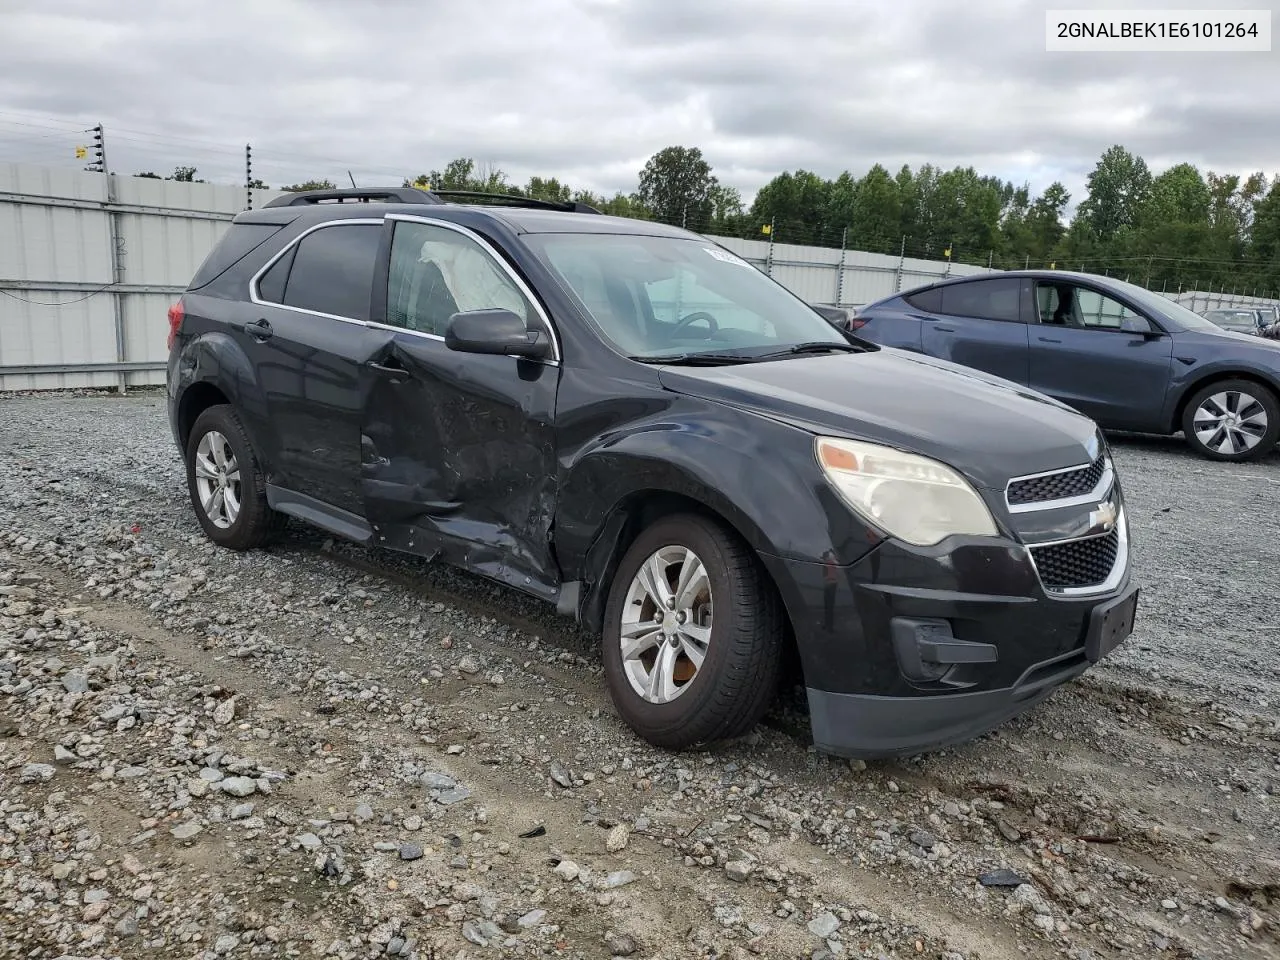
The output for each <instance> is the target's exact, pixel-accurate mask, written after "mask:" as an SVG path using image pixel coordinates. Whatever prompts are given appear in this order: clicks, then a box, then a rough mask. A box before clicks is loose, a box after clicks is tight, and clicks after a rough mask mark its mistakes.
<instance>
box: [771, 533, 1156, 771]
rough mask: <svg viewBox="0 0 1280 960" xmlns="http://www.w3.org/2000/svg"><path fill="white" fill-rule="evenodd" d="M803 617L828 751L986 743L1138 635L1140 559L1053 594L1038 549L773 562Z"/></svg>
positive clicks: (1002, 546)
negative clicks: (983, 739)
mask: <svg viewBox="0 0 1280 960" xmlns="http://www.w3.org/2000/svg"><path fill="white" fill-rule="evenodd" d="M763 559H764V560H765V563H766V565H767V566H768V567H769V568H770V571H771V572H772V573H773V576H774V580H775V582H776V583H777V584H778V585H779V588H780V590H781V592H782V595H783V599H784V602H785V603H786V605H787V608H788V612H789V613H790V614H791V620H792V626H793V629H794V632H795V636H796V641H797V646H798V648H799V653H800V659H801V663H802V666H803V669H804V675H805V685H806V689H807V694H808V701H809V708H810V723H811V726H812V731H813V738H814V743H815V745H816V746H817V747H818V749H820V750H822V751H824V752H827V753H832V754H836V755H839V756H847V757H862V758H867V759H870V758H873V757H886V756H901V755H904V754H911V753H918V752H922V751H926V750H931V749H938V748H941V747H944V746H949V745H952V744H956V743H960V742H964V741H966V740H970V739H973V738H974V737H977V736H980V735H981V734H983V733H986V732H988V731H990V730H992V729H994V728H996V727H998V726H1000V725H1001V724H1003V723H1005V722H1006V721H1008V720H1009V719H1011V718H1012V717H1014V716H1017V715H1018V714H1020V713H1022V712H1023V711H1025V710H1027V709H1029V708H1030V707H1032V706H1034V705H1035V704H1037V703H1039V702H1040V701H1042V700H1044V699H1045V698H1046V697H1047V696H1049V695H1050V694H1051V693H1052V692H1053V691H1054V690H1055V689H1057V688H1058V687H1060V686H1061V685H1062V684H1064V683H1067V682H1068V681H1070V680H1072V679H1074V678H1075V677H1078V676H1079V675H1080V674H1082V673H1084V672H1085V671H1086V670H1088V669H1089V667H1090V666H1092V665H1093V663H1095V662H1096V661H1097V660H1098V659H1100V658H1101V657H1103V656H1105V655H1106V653H1107V652H1109V651H1110V649H1112V648H1113V647H1114V646H1115V645H1116V644H1117V643H1120V642H1122V641H1123V640H1124V638H1125V637H1126V636H1128V634H1129V633H1130V632H1131V630H1132V626H1133V623H1132V621H1133V614H1134V609H1135V608H1136V601H1137V592H1138V591H1137V587H1136V586H1135V585H1133V584H1132V583H1131V582H1130V577H1129V570H1128V563H1127V558H1126V559H1125V560H1123V561H1121V562H1120V563H1119V564H1117V566H1118V568H1119V569H1118V572H1117V574H1116V575H1115V576H1113V577H1111V578H1110V580H1109V582H1108V583H1107V584H1106V585H1105V588H1104V589H1102V590H1099V591H1097V592H1094V593H1088V594H1084V595H1081V594H1079V593H1076V594H1065V595H1053V594H1050V593H1049V592H1047V591H1046V589H1045V588H1044V586H1043V585H1042V584H1041V581H1040V577H1039V576H1038V575H1037V571H1036V567H1035V565H1034V564H1033V563H1032V562H1031V559H1030V557H1029V555H1028V553H1027V551H1026V549H1025V548H1023V547H1021V546H1019V545H1018V544H1015V543H1012V542H1008V543H1001V542H993V541H991V540H978V539H974V540H970V541H957V542H953V543H951V544H948V545H945V546H944V547H940V548H935V549H932V550H920V549H916V548H913V547H909V546H907V545H904V544H900V543H898V542H896V541H892V540H890V541H886V542H884V543H882V544H880V545H879V546H878V547H876V548H875V549H874V550H873V551H872V552H871V553H870V554H868V555H867V556H866V557H864V558H863V559H862V560H860V561H859V562H858V563H856V564H852V565H850V566H845V567H835V568H832V567H830V566H824V565H822V564H818V563H809V562H802V561H794V560H783V559H779V558H775V557H765V558H763Z"/></svg>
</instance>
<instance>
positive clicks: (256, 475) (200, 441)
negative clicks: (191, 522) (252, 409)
mask: <svg viewBox="0 0 1280 960" xmlns="http://www.w3.org/2000/svg"><path fill="white" fill-rule="evenodd" d="M186 460H187V489H188V492H189V493H190V494H191V505H192V506H193V507H194V508H195V511H196V518H197V519H198V520H199V521H200V526H201V527H203V528H204V532H205V535H206V536H208V538H209V539H210V540H212V541H213V542H214V543H216V544H218V545H219V546H221V547H228V548H230V549H232V550H251V549H253V548H254V547H258V546H261V545H262V544H264V543H266V542H267V541H268V539H269V538H270V537H271V536H272V534H274V533H276V532H277V531H279V530H280V529H281V528H283V527H284V525H285V522H286V519H287V518H286V517H285V516H284V515H283V514H279V513H276V512H275V511H274V510H272V509H271V508H270V507H269V506H267V487H266V481H265V479H264V478H263V474H262V467H261V465H260V463H259V461H258V458H257V455H256V454H255V453H254V451H253V447H252V446H251V445H250V443H249V435H248V434H247V433H246V432H245V429H244V425H243V424H242V423H241V422H240V418H239V417H238V416H237V415H236V412H235V410H234V409H233V408H232V407H231V406H230V405H229V404H219V405H217V406H213V407H209V408H208V409H207V410H205V411H204V412H203V413H201V414H200V416H199V417H197V418H196V422H195V424H193V425H192V427H191V435H190V437H188V438H187V457H186Z"/></svg>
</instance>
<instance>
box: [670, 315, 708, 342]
mask: <svg viewBox="0 0 1280 960" xmlns="http://www.w3.org/2000/svg"><path fill="white" fill-rule="evenodd" d="M698 320H705V321H707V323H708V324H709V325H710V327H711V329H709V330H708V331H707V336H708V337H710V336H711V335H712V334H713V333H716V332H717V331H718V330H719V329H720V324H719V323H717V322H716V318H715V317H713V316H712V315H711V314H709V313H707V311H705V310H697V311H695V312H693V313H691V314H689V315H688V316H685V317H681V318H680V319H679V321H677V322H676V325H675V327H674V328H673V329H672V331H671V337H670V339H672V340H674V339H675V338H676V337H677V336H678V335H679V334H680V331H681V330H683V329H684V328H685V327H687V326H689V324H691V323H695V322H697V321H698Z"/></svg>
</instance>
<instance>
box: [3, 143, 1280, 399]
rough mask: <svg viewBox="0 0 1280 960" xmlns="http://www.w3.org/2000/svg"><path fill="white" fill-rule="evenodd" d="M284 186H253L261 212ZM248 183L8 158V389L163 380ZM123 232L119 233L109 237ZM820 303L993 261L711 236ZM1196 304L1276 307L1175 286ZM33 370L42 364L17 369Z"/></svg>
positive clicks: (975, 269) (849, 302) (859, 298)
mask: <svg viewBox="0 0 1280 960" xmlns="http://www.w3.org/2000/svg"><path fill="white" fill-rule="evenodd" d="M283 195H284V191H279V190H271V191H262V190H256V191H254V192H253V194H252V202H253V206H254V207H255V208H261V207H262V206H264V205H265V204H266V203H267V202H268V201H270V200H271V199H273V198H275V197H278V196H283ZM247 202H248V197H247V195H246V191H245V189H244V188H243V187H234V186H227V185H222V184H207V183H179V182H175V181H172V180H153V179H150V178H143V177H125V176H114V177H112V178H110V183H109V182H108V178H107V177H104V176H103V175H102V174H98V173H90V172H84V171H75V170H66V169H61V168H46V167H39V166H32V165H25V164H0V391H3V390H27V389H42V388H63V387H95V386H112V385H115V386H119V387H124V386H125V385H128V384H151V383H163V382H164V369H163V366H164V361H165V358H166V351H165V337H166V332H167V320H166V311H167V309H168V306H169V304H170V303H172V302H173V300H174V299H175V298H176V297H177V295H178V293H180V292H181V290H182V289H183V288H185V287H186V285H187V283H188V282H189V281H190V279H191V277H192V275H193V274H194V273H195V271H196V269H197V268H198V267H199V265H200V263H201V262H202V261H203V260H204V258H205V256H207V255H208V253H209V251H210V250H212V249H213V247H214V245H215V244H216V243H217V241H218V240H219V238H220V237H221V236H222V233H223V232H224V231H225V230H226V229H227V226H228V223H229V221H230V219H231V218H232V216H234V215H235V214H236V213H239V212H240V211H241V210H243V209H245V208H246V205H247ZM113 238H114V240H113ZM709 239H712V240H714V241H716V242H718V243H721V244H722V245H723V246H725V247H727V248H728V249H730V250H732V251H733V252H734V253H736V254H737V255H738V256H740V257H742V258H743V259H745V260H746V261H747V262H748V263H751V264H752V265H753V266H755V267H756V268H758V269H760V270H762V271H764V272H765V273H767V274H769V275H770V276H772V277H773V278H774V279H776V280H777V281H778V282H779V283H781V284H782V285H783V286H785V287H787V288H788V289H790V290H792V291H793V292H794V293H795V294H796V295H797V296H799V297H801V298H803V299H805V300H808V301H810V302H812V303H821V304H834V303H838V304H840V305H841V306H846V307H861V306H864V305H866V304H867V303H870V302H872V301H874V300H878V299H880V298H882V297H887V296H890V295H892V294H893V293H896V292H898V291H902V290H908V289H910V288H912V287H916V286H920V285H923V284H927V283H932V282H934V281H936V280H939V279H942V278H943V277H947V276H968V275H972V274H979V273H987V272H988V269H987V268H986V267H980V266H970V265H966V264H956V263H946V262H942V261H935V260H919V259H916V258H912V257H898V256H894V255H891V254H882V253H869V252H867V251H862V250H843V251H842V250H839V249H832V248H828V247H812V246H803V245H799V244H786V243H777V242H771V241H769V240H767V239H760V240H743V239H739V238H735V237H712V238H709ZM1166 295H1167V296H1169V297H1170V298H1171V299H1174V300H1176V301H1177V302H1179V303H1182V304H1183V305H1185V306H1187V307H1189V308H1190V309H1192V310H1195V311H1197V312H1200V311H1204V310H1208V309H1211V308H1214V307H1219V306H1245V305H1253V304H1257V305H1262V306H1273V307H1275V306H1280V301H1276V300H1269V299H1266V298H1259V297H1239V296H1233V295H1230V294H1223V293H1221V292H1220V293H1216V294H1214V293H1207V292H1202V291H1193V292H1187V293H1177V294H1174V293H1169V294H1166ZM33 365H34V366H37V367H39V368H40V369H39V370H38V371H32V370H24V369H15V368H28V367H32V366H33Z"/></svg>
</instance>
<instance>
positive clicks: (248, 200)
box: [244, 143, 253, 210]
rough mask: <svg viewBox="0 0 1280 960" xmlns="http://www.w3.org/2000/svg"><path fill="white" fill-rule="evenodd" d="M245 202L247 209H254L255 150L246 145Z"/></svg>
mask: <svg viewBox="0 0 1280 960" xmlns="http://www.w3.org/2000/svg"><path fill="white" fill-rule="evenodd" d="M244 202H245V209H246V210H252V209H253V150H252V149H250V147H249V144H247V143H246V144H245V145H244Z"/></svg>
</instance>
